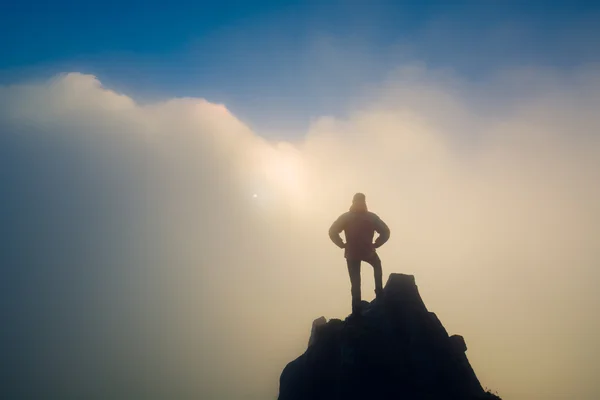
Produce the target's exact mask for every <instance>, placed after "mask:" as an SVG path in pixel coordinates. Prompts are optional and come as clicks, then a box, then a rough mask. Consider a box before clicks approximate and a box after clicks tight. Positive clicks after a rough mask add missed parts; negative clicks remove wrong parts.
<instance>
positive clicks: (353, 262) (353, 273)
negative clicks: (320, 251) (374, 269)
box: [346, 258, 362, 314]
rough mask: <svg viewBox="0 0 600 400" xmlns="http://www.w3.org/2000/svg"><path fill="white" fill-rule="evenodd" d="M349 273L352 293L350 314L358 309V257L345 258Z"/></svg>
mask: <svg viewBox="0 0 600 400" xmlns="http://www.w3.org/2000/svg"><path fill="white" fill-rule="evenodd" d="M346 263H347V264H348V274H349V275H350V293H351V294H352V314H358V313H359V309H360V302H361V300H362V299H361V294H360V263H361V260H360V259H349V258H347V259H346Z"/></svg>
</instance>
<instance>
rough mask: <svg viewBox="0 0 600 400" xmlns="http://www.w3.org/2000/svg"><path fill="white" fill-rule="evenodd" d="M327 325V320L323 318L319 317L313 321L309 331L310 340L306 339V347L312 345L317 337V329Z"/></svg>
mask: <svg viewBox="0 0 600 400" xmlns="http://www.w3.org/2000/svg"><path fill="white" fill-rule="evenodd" d="M326 323H327V319H326V318H325V317H319V318H317V319H315V320H314V321H313V324H312V329H311V330H310V338H309V339H308V346H309V347H310V345H312V344H313V343H314V342H315V340H316V337H317V329H318V328H319V327H320V326H323V325H325V324H326Z"/></svg>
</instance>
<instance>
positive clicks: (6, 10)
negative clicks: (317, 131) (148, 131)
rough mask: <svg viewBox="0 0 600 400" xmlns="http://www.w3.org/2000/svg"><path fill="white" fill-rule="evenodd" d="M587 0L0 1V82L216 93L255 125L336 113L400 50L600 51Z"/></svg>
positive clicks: (399, 59)
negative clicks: (79, 81) (58, 79)
mask: <svg viewBox="0 0 600 400" xmlns="http://www.w3.org/2000/svg"><path fill="white" fill-rule="evenodd" d="M595 3H597V2H593V1H568V2H567V1H563V2H547V1H536V2H531V1H530V2H524V1H519V2H509V1H503V2H500V1H452V2H448V1H411V2H406V1H405V2H399V1H398V2H396V1H378V0H373V1H304V2H302V1H293V0H282V1H271V0H269V1H221V2H210V3H209V2H203V1H199V2H176V1H169V2H153V1H147V2H142V1H122V2H121V1H103V2H97V1H87V2H75V1H64V0H59V1H53V2H42V1H23V2H12V4H5V5H3V6H2V8H3V11H2V12H1V13H0V47H1V48H2V49H3V56H2V57H0V83H3V84H6V83H9V82H14V81H19V80H24V79H33V78H45V77H48V76H50V75H53V74H55V73H58V72H64V71H79V72H84V73H92V74H94V75H97V76H98V77H99V78H100V80H101V81H102V82H103V83H104V84H105V85H107V86H108V87H112V88H115V89H117V90H119V91H123V92H125V93H127V94H129V95H132V96H133V97H136V98H137V99H138V100H140V101H144V100H155V99H160V98H166V97H173V96H194V97H204V98H207V99H208V100H210V101H214V102H223V103H225V104H226V105H227V106H228V107H229V108H230V109H231V110H232V111H233V112H234V113H235V114H236V115H238V116H239V117H240V118H242V119H243V120H245V121H247V122H248V123H250V124H251V125H253V126H254V127H258V128H262V129H264V130H265V131H268V130H277V129H285V128H291V127H299V126H300V127H301V126H303V125H304V124H306V123H308V121H309V120H310V118H313V117H316V116H318V115H322V114H336V113H338V112H340V111H341V110H343V109H345V107H346V106H347V103H348V102H349V99H351V98H352V97H353V96H358V95H360V93H361V90H362V89H363V88H364V87H365V86H366V85H369V84H376V83H378V82H380V81H381V80H382V79H384V78H385V76H386V74H388V73H389V72H390V71H391V70H393V68H395V67H397V66H399V65H401V64H402V63H406V62H411V61H421V62H425V63H426V64H427V65H428V66H429V67H431V68H451V69H453V70H454V71H456V72H457V73H459V74H461V75H464V76H467V77H469V78H470V79H473V80H476V79H478V78H480V77H482V76H486V75H487V74H489V73H492V72H494V71H496V70H498V68H502V67H514V66H517V67H518V66H527V65H538V66H539V65H544V66H552V67H557V68H570V67H573V66H578V65H580V64H582V63H589V62H596V61H598V60H600V50H599V49H600V46H598V45H597V43H598V41H599V40H598V39H599V38H600V35H599V32H600V28H598V27H597V25H598V24H597V21H598V20H600V6H598V5H596V4H595Z"/></svg>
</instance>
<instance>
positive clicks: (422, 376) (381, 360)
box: [279, 274, 499, 400]
mask: <svg viewBox="0 0 600 400" xmlns="http://www.w3.org/2000/svg"><path fill="white" fill-rule="evenodd" d="M466 350H467V346H466V344H465V340H464V339H463V337H462V336H458V335H454V336H449V335H448V333H447V332H446V330H445V329H444V327H443V326H442V324H441V322H440V321H439V319H438V318H437V316H436V315H435V314H434V313H432V312H429V311H428V310H427V308H426V307H425V304H424V303H423V300H422V299H421V296H420V295H419V292H418V288H417V285H416V284H415V279H414V277H413V276H411V275H403V274H392V275H390V278H389V280H388V282H387V284H386V285H385V289H384V296H383V299H382V300H373V301H372V302H371V303H368V302H366V301H363V304H362V314H361V315H359V316H354V315H351V316H349V317H348V318H346V320H345V321H342V320H339V319H332V320H330V321H329V322H327V321H326V319H325V318H324V317H320V318H318V319H316V320H315V321H314V322H313V327H312V332H311V336H310V340H309V345H308V348H307V350H306V352H305V353H304V354H302V355H301V356H300V357H298V358H297V359H295V360H294V361H292V362H290V363H289V364H288V365H287V366H286V367H285V368H284V370H283V372H282V374H281V377H280V387H279V400H321V399H323V400H325V399H327V400H333V399H336V400H337V399H340V400H342V399H343V400H354V399H356V400H358V399H360V400H379V399H386V400H387V399H398V400H400V399H403V400H413V399H414V400H417V399H419V400H421V399H423V400H424V399H436V400H442V399H444V400H446V399H448V400H454V399H456V400H475V399H477V400H479V399H481V400H483V399H489V400H492V399H496V400H499V397H497V396H495V395H493V394H491V393H488V392H486V391H484V389H483V388H482V386H481V384H480V382H479V380H478V379H477V376H476V375H475V372H474V371H473V369H472V368H471V365H470V364H469V361H468V359H467V356H466V355H465V351H466Z"/></svg>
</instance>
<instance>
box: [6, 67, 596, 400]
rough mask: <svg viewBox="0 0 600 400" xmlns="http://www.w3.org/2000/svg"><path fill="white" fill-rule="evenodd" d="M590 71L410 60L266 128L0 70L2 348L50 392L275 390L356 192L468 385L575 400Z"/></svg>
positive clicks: (332, 261) (591, 332) (316, 304)
mask: <svg viewBox="0 0 600 400" xmlns="http://www.w3.org/2000/svg"><path fill="white" fill-rule="evenodd" d="M540 76H541V78H540ZM599 82H600V75H599V74H598V73H597V70H593V69H589V70H582V71H578V72H573V73H570V74H564V73H558V72H555V71H547V72H546V73H544V74H540V73H539V71H537V70H530V71H525V72H523V71H521V72H518V73H511V74H508V73H505V74H502V75H499V77H498V78H494V79H491V80H489V81H486V82H485V83H480V84H473V83H469V82H468V81H465V80H462V79H460V77H456V76H452V75H451V74H448V73H438V72H436V71H430V70H427V69H426V68H424V67H423V66H416V67H409V68H404V69H401V70H399V71H397V73H395V74H392V75H391V77H390V79H389V80H388V81H386V82H385V83H384V84H383V85H382V87H381V88H379V89H378V90H377V91H374V92H373V93H371V94H369V95H368V96H367V97H365V98H363V102H362V104H360V105H358V106H357V109H355V110H354V111H352V112H350V113H349V117H348V118H346V119H335V118H325V117H324V118H321V119H319V120H317V121H315V123H314V124H313V125H312V126H311V128H310V130H309V131H308V132H307V133H306V135H305V136H304V137H302V138H299V139H298V140H296V141H295V142H294V143H279V144H277V143H272V142H268V141H266V140H264V139H262V138H261V137H260V136H259V134H260V132H258V133H257V132H252V131H251V130H250V129H249V128H248V127H247V126H245V125H244V124H243V123H241V122H240V121H239V120H238V119H236V117H235V116H234V115H232V114H231V113H230V112H229V111H228V110H227V109H226V107H225V106H223V105H218V104H213V103H210V102H208V101H206V100H203V99H171V100H168V101H165V102H162V103H157V104H150V105H141V104H138V103H136V102H135V101H134V100H132V99H131V98H129V97H127V96H124V95H121V94H118V93H116V92H114V91H110V90H107V89H105V88H103V87H102V85H101V84H100V83H99V81H98V80H97V79H96V78H95V77H92V76H87V75H81V74H68V75H64V76H60V77H58V78H57V79H55V80H53V81H52V82H48V83H47V84H32V85H19V86H8V87H3V88H0V131H1V132H2V136H1V139H0V140H1V146H0V152H1V153H2V154H1V156H2V157H0V158H1V159H2V171H3V172H2V173H1V174H2V175H1V176H2V178H3V179H2V182H3V184H2V186H3V189H2V192H3V193H5V194H6V201H4V202H3V206H2V210H1V215H2V216H3V219H4V221H5V222H4V223H3V225H4V227H5V228H7V229H5V230H4V233H3V241H4V243H5V244H7V248H8V249H9V250H10V251H9V252H8V256H7V259H6V262H3V263H2V264H3V265H4V267H3V272H2V273H3V275H4V276H3V278H2V281H4V282H7V284H6V285H7V290H6V291H5V293H4V296H3V297H4V298H5V300H6V304H8V305H9V307H10V308H11V309H13V310H15V313H16V314H14V315H15V323H14V324H13V328H12V330H10V332H9V334H10V333H14V334H15V335H17V334H18V335H19V336H18V337H19V340H18V341H17V342H15V343H16V344H15V346H14V347H13V353H11V354H15V355H14V356H13V358H11V360H14V361H16V360H19V359H20V360H24V361H22V362H23V363H25V364H21V365H27V363H28V362H29V363H32V365H35V367H36V368H37V370H36V369H35V368H34V369H33V372H31V374H30V379H31V380H30V382H32V381H33V382H39V385H29V386H37V387H38V388H39V390H45V391H46V393H50V392H53V391H56V390H58V389H59V388H71V389H69V390H72V393H66V394H65V393H61V394H62V396H61V397H62V398H66V397H68V395H69V394H75V395H76V394H77V393H81V392H82V391H84V390H87V389H90V388H92V389H93V390H97V391H98V393H100V392H102V390H109V388H111V390H113V391H116V392H117V394H116V395H122V396H127V395H126V393H132V391H133V393H136V392H138V393H142V394H143V393H144V392H145V391H149V392H154V393H159V394H160V393H163V392H164V393H169V394H165V397H168V398H172V397H178V398H185V397H186V395H189V396H190V397H193V395H196V397H197V396H198V395H200V397H202V398H211V397H215V398H224V397H227V396H232V397H233V398H235V397H241V396H242V394H251V395H252V394H255V395H256V396H257V398H258V397H262V398H264V397H266V396H267V397H268V396H269V395H273V394H274V393H276V390H277V384H278V382H277V379H278V374H279V372H280V370H281V368H282V367H283V366H284V364H285V362H287V361H290V360H291V359H292V358H294V357H295V356H297V355H298V354H299V352H300V351H302V350H303V346H304V345H305V343H306V340H307V335H308V332H309V327H310V323H311V321H312V319H313V318H316V317H318V316H320V315H321V314H324V315H326V316H327V317H344V316H345V314H346V313H347V312H348V311H349V287H348V278H347V276H346V272H345V266H344V261H343V259H342V257H341V254H339V252H338V251H337V249H336V248H335V247H334V246H333V245H332V244H331V243H329V242H328V238H327V233H326V232H327V228H328V226H329V224H330V223H331V222H332V220H333V219H334V218H335V217H336V216H337V215H338V214H339V213H341V212H344V211H345V209H346V207H347V206H348V203H349V200H350V198H351V196H352V194H353V193H354V192H355V191H364V192H365V193H366V194H367V200H368V202H369V205H370V206H371V208H372V209H373V210H374V211H375V212H377V213H378V214H379V215H381V216H382V217H383V218H384V220H386V222H388V224H389V225H390V226H391V229H392V238H391V240H390V242H389V244H388V245H386V246H385V248H383V249H382V250H381V254H382V257H383V259H384V272H385V274H389V273H391V272H407V273H413V274H415V275H416V278H417V282H418V284H419V286H420V289H421V292H422V295H423V297H424V300H425V302H426V304H427V305H428V307H429V308H430V309H431V310H432V311H435V312H437V313H438V315H439V316H440V318H441V320H442V322H443V323H444V324H445V325H446V326H447V328H448V330H449V331H451V332H457V333H461V334H464V335H465V337H466V339H467V342H468V343H469V349H470V350H469V353H468V355H469V357H470V359H471V361H472V363H473V365H474V368H475V371H476V372H477V373H478V374H479V376H480V378H481V380H482V381H483V383H484V384H486V385H488V386H491V387H494V388H497V389H498V390H499V391H500V394H504V395H506V396H507V397H511V398H519V396H521V397H520V398H528V397H527V395H526V394H523V393H527V392H529V393H547V392H553V393H558V394H560V393H564V394H565V395H567V394H568V395H569V396H571V395H573V394H574V393H577V394H578V398H592V396H594V395H595V394H596V393H597V392H598V389H600V388H599V387H597V383H596V382H595V380H593V377H592V376H591V373H590V371H595V370H597V369H598V368H599V367H600V365H599V364H598V362H597V361H596V360H597V359H598V356H600V349H599V348H598V345H597V343H596V340H595V338H596V337H597V335H598V334H600V326H599V324H598V321H597V319H595V318H594V317H593V316H594V315H595V311H596V310H597V309H598V307H599V306H600V296H598V294H597V291H596V287H595V285H594V283H595V282H598V278H599V273H598V271H597V268H596V267H597V265H598V260H599V259H600V254H599V253H598V249H600V242H599V238H600V189H599V187H598V184H597V182H599V181H600V136H598V132H599V131H600V129H599V128H600V120H599V118H598V117H597V115H596V113H597V110H598V109H600V84H599ZM490 94H492V95H490ZM254 194H257V196H254ZM363 277H364V278H363V293H364V296H365V297H366V298H370V297H371V294H372V289H373V284H372V282H371V281H372V278H371V271H369V269H368V268H365V270H364V274H363ZM35 346H40V347H39V349H41V350H40V351H38V350H37V349H38V348H37V347H35ZM34 349H36V350H34ZM590 354H592V355H594V356H593V357H591V356H589V355H590ZM46 363H51V365H53V367H52V368H51V373H49V367H47V365H49V364H46ZM19 368H20V367H18V366H17V367H15V369H14V371H15V372H14V373H15V374H19V373H24V371H26V369H19ZM24 368H25V367H24ZM74 376H75V377H76V378H74ZM123 382H127V384H126V385H125V386H123ZM102 393H105V394H106V393H109V392H102ZM173 393H176V395H173ZM509 394H514V396H512V395H511V396H509ZM586 396H587V397H586Z"/></svg>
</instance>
